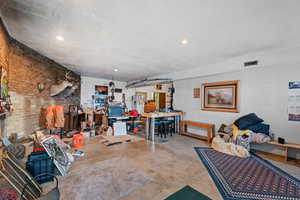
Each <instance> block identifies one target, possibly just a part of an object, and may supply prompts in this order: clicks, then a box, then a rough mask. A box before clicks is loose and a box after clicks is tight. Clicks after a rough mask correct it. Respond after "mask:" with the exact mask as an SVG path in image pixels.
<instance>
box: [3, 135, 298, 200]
mask: <svg viewBox="0 0 300 200" xmlns="http://www.w3.org/2000/svg"><path fill="white" fill-rule="evenodd" d="M196 146H207V143H206V142H204V141H200V140H196V139H193V138H190V137H186V136H179V135H176V136H173V137H170V138H169V141H168V142H166V143H159V144H155V145H153V144H152V143H151V142H150V141H146V140H142V141H138V142H131V143H125V144H116V145H113V146H110V147H107V146H105V145H103V144H102V143H101V142H100V140H99V139H97V138H93V139H92V140H90V141H89V144H88V145H86V146H85V147H84V148H82V151H84V152H85V156H84V157H82V158H79V159H77V160H76V161H75V163H74V164H73V165H72V167H71V169H70V171H69V173H68V175H67V176H65V177H59V186H60V191H61V195H62V196H61V199H63V200H82V199H84V200H90V199H93V200H148V199H149V200H150V199H151V200H163V199H165V198H166V197H167V196H169V195H170V194H172V193H174V192H176V191H177V190H179V189H181V188H182V187H184V186H186V185H190V186H191V187H193V188H195V189H196V190H198V191H199V192H201V193H203V194H205V195H207V196H209V197H210V198H211V199H213V200H220V199H222V197H221V195H220V194H219V191H218V190H217V188H216V186H215V184H214V182H213V180H212V179H211V177H210V176H209V174H208V172H207V170H206V168H205V167H204V165H203V164H202V162H201V161H200V159H199V158H198V156H197V154H196V152H195V151H194V149H193V147H196ZM272 162H273V164H275V165H277V166H278V167H280V168H283V169H284V170H285V171H287V172H288V173H290V174H292V175H294V176H295V177H297V178H300V170H299V167H297V166H292V165H286V164H284V163H278V162H274V161H272ZM1 186H2V185H1Z"/></svg>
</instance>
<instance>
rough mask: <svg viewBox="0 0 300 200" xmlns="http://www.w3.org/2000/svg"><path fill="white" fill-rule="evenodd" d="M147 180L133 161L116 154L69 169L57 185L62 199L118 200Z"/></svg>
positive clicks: (149, 179)
mask: <svg viewBox="0 0 300 200" xmlns="http://www.w3.org/2000/svg"><path fill="white" fill-rule="evenodd" d="M151 181H152V179H151V178H150V177H149V176H147V174H145V173H144V172H143V171H141V170H139V169H138V167H137V166H136V165H135V164H133V163H131V162H130V161H129V160H128V159H126V158H122V157H118V158H113V159H110V160H104V161H101V162H97V163H93V164H85V165H83V166H80V168H77V169H73V170H72V169H71V171H70V173H69V174H68V175H67V176H66V177H61V179H60V181H59V188H60V192H61V199H63V200H83V199H86V200H89V199H92V200H118V199H121V198H122V197H125V196H127V195H128V194H129V193H131V192H133V191H135V190H137V189H139V188H141V187H144V186H145V185H146V184H148V183H150V182H151Z"/></svg>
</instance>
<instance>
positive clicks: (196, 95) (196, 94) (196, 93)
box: [194, 88, 201, 98]
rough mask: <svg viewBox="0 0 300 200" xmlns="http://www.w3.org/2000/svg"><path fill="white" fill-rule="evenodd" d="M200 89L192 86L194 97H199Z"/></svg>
mask: <svg viewBox="0 0 300 200" xmlns="http://www.w3.org/2000/svg"><path fill="white" fill-rule="evenodd" d="M200 94H201V89H200V88H194V98H200V96H201V95H200Z"/></svg>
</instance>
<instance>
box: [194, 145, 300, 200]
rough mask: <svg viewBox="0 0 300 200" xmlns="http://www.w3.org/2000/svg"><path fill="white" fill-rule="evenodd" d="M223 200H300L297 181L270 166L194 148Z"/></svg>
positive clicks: (266, 162) (201, 148)
mask: <svg viewBox="0 0 300 200" xmlns="http://www.w3.org/2000/svg"><path fill="white" fill-rule="evenodd" d="M195 150H196V152H197V154H198V155H199V157H200V159H201V160H202V162H203V164H204V165H205V167H206V168H207V170H208V172H209V174H210V176H211V177H212V179H213V180H214V182H215V184H216V186H217V188H218V189H219V191H220V193H221V195H222V196H223V198H224V199H225V200H237V199H243V200H253V199H258V200H282V199H284V200H297V199H298V200H300V181H299V180H298V179H296V178H294V177H293V176H291V175H289V174H287V173H286V172H284V171H283V170H281V169H279V168H277V167H276V166H274V165H273V164H271V163H270V162H268V161H266V160H264V159H262V158H260V157H258V156H257V155H254V154H252V155H251V156H250V157H249V158H239V157H235V156H231V155H227V154H224V153H221V152H218V151H215V150H213V149H212V148H208V147H195Z"/></svg>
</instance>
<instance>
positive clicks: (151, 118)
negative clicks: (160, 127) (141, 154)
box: [141, 112, 182, 141]
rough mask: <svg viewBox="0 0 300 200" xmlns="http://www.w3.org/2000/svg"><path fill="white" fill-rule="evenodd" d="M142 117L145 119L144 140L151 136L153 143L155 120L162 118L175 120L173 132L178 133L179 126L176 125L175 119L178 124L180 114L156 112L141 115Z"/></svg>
mask: <svg viewBox="0 0 300 200" xmlns="http://www.w3.org/2000/svg"><path fill="white" fill-rule="evenodd" d="M141 116H142V117H145V118H146V119H147V120H146V139H149V136H150V135H151V140H152V141H154V135H155V134H154V132H155V119H157V118H162V117H174V120H175V132H179V125H180V123H177V121H176V118H178V120H179V122H180V120H181V116H182V112H156V113H143V114H141Z"/></svg>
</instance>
